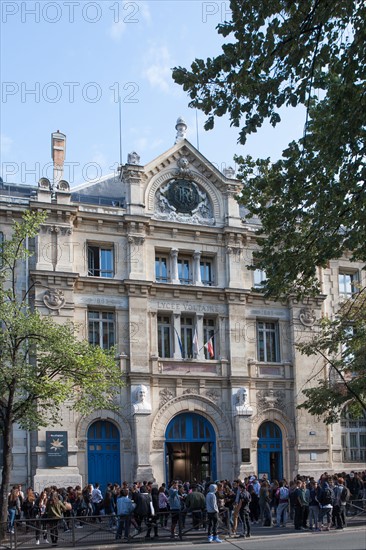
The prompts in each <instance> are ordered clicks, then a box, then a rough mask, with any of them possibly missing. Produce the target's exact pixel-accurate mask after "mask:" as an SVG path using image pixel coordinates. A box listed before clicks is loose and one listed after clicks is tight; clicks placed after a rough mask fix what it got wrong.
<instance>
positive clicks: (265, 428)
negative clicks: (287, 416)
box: [258, 422, 283, 481]
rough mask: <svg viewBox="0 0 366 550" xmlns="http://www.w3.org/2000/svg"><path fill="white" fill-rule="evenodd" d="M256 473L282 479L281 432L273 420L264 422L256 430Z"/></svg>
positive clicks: (269, 477)
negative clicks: (257, 438)
mask: <svg viewBox="0 0 366 550" xmlns="http://www.w3.org/2000/svg"><path fill="white" fill-rule="evenodd" d="M258 437H259V440H258V475H262V474H267V476H268V479H272V480H273V479H277V480H278V481H279V480H281V479H283V465H282V433H281V430H280V428H279V427H278V426H277V425H276V424H275V423H274V422H264V423H263V424H261V426H260V427H259V430H258Z"/></svg>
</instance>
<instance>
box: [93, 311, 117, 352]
mask: <svg viewBox="0 0 366 550" xmlns="http://www.w3.org/2000/svg"><path fill="white" fill-rule="evenodd" d="M88 326H89V343H90V344H93V345H94V346H100V347H101V348H103V349H109V348H111V347H112V346H114V344H115V322H114V313H113V312H109V311H89V312H88Z"/></svg>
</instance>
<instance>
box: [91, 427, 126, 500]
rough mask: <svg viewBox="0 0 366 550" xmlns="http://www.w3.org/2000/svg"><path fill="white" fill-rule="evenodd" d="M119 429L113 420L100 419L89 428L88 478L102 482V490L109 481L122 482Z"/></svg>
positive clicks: (94, 481)
mask: <svg viewBox="0 0 366 550" xmlns="http://www.w3.org/2000/svg"><path fill="white" fill-rule="evenodd" d="M119 439H120V438H119V431H118V429H117V428H116V426H115V425H114V424H112V422H108V421H107V420H98V421H97V422H93V424H92V425H91V426H90V428H89V430H88V480H89V483H96V482H98V483H100V486H101V487H100V488H101V490H102V492H103V493H104V491H105V490H106V488H107V484H108V483H115V482H116V483H119V484H120V483H121V467H120V445H119Z"/></svg>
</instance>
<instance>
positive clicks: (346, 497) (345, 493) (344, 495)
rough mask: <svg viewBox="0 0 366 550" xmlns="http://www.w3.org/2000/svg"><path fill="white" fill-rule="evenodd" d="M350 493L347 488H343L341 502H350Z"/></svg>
mask: <svg viewBox="0 0 366 550" xmlns="http://www.w3.org/2000/svg"><path fill="white" fill-rule="evenodd" d="M349 496H350V491H349V489H348V488H347V487H343V489H342V492H341V502H342V503H346V502H348V500H349Z"/></svg>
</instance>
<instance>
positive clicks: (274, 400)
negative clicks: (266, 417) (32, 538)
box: [257, 390, 286, 412]
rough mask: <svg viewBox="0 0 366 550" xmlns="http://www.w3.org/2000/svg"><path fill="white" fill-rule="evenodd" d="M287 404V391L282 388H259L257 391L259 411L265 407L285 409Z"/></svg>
mask: <svg viewBox="0 0 366 550" xmlns="http://www.w3.org/2000/svg"><path fill="white" fill-rule="evenodd" d="M285 404H286V393H285V392H284V391H281V390H276V391H275V390H259V391H258V392H257V408H258V411H259V412H261V411H264V410H265V409H280V410H282V411H283V410H284V408H285Z"/></svg>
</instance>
